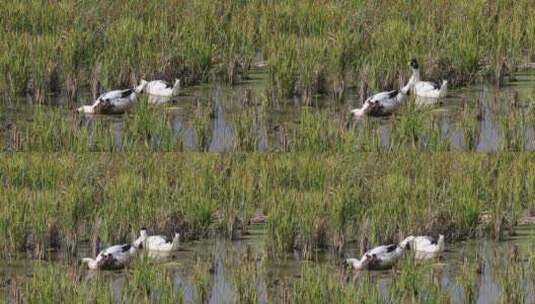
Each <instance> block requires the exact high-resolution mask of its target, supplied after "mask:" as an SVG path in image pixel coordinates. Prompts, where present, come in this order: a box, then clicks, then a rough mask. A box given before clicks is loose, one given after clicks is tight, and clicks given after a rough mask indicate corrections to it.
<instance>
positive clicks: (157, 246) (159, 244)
mask: <svg viewBox="0 0 535 304" xmlns="http://www.w3.org/2000/svg"><path fill="white" fill-rule="evenodd" d="M136 242H140V243H141V244H142V247H143V248H145V249H147V250H148V251H157V252H173V251H177V250H178V249H179V245H180V234H179V233H175V236H174V237H173V239H172V240H167V238H166V237H165V236H163V235H151V236H149V235H148V234H147V230H146V229H142V230H141V231H140V237H139V238H138V240H136Z"/></svg>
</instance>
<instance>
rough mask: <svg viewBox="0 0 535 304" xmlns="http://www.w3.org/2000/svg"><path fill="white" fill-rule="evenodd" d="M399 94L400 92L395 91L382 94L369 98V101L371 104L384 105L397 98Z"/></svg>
mask: <svg viewBox="0 0 535 304" xmlns="http://www.w3.org/2000/svg"><path fill="white" fill-rule="evenodd" d="M398 94H399V90H393V91H388V92H381V93H377V94H375V95H373V96H372V97H370V98H368V100H369V101H370V102H371V103H377V102H379V103H384V102H388V101H389V100H391V99H393V98H395V97H396V96H397V95H398Z"/></svg>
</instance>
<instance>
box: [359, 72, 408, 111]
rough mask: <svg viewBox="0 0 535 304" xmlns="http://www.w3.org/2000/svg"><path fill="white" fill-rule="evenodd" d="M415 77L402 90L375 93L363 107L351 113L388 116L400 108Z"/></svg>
mask: <svg viewBox="0 0 535 304" xmlns="http://www.w3.org/2000/svg"><path fill="white" fill-rule="evenodd" d="M413 82H414V77H411V78H410V80H409V82H408V83H407V84H406V85H405V86H404V87H402V88H401V89H400V90H394V91H389V92H381V93H378V94H375V95H373V96H371V97H369V98H368V99H366V101H364V103H363V104H362V108H360V109H354V110H351V113H352V114H353V115H355V116H357V117H361V116H387V115H391V114H392V113H394V112H395V111H397V110H398V109H399V107H400V106H401V103H402V102H403V101H404V100H405V99H406V98H407V95H408V94H409V92H410V89H411V87H412V84H413Z"/></svg>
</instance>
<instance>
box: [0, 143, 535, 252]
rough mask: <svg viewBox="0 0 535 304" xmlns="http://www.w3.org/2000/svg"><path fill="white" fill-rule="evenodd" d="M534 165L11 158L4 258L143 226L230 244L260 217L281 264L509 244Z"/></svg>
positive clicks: (514, 160) (118, 235) (437, 159)
mask: <svg viewBox="0 0 535 304" xmlns="http://www.w3.org/2000/svg"><path fill="white" fill-rule="evenodd" d="M378 164H380V165H378ZM534 164H535V161H534V159H533V158H532V157H531V156H530V155H502V156H499V157H498V156H485V155H469V154H467V155H464V154H463V155H454V154H451V155H450V154H439V155H433V154H431V155H418V154H411V153H396V154H388V155H381V154H376V155H373V154H354V155H350V154H347V155H329V154H319V155H315V154H288V155H272V154H266V155H242V154H234V155H200V154H150V155H149V154H142V153H141V154H105V153H100V154H77V155H72V154H50V155H45V154H16V155H4V157H2V159H1V160H0V181H1V183H2V185H3V187H2V188H1V189H0V202H1V204H0V231H1V232H2V233H1V234H0V247H1V248H3V251H2V252H4V253H6V254H8V253H9V252H13V251H14V250H23V251H29V252H31V253H34V254H36V255H43V254H46V252H47V250H48V249H49V248H53V249H54V248H56V249H57V248H63V249H74V248H76V246H77V245H78V244H79V243H80V242H83V241H86V240H90V239H94V238H95V237H96V236H97V235H98V236H100V237H101V238H102V240H103V241H104V242H105V243H114V242H119V241H121V242H124V241H129V240H131V239H133V237H134V236H135V235H136V234H137V231H138V229H139V228H140V227H142V226H146V227H148V228H150V229H151V230H152V231H157V232H162V233H171V232H173V231H176V230H178V231H180V232H182V234H183V235H184V236H185V238H186V239H192V238H193V239H195V238H205V237H209V236H214V235H220V236H224V237H228V238H232V237H237V236H239V235H240V234H241V233H246V232H247V226H248V223H249V222H250V221H251V220H252V219H253V218H254V217H255V215H256V214H257V213H258V212H261V213H263V214H265V215H267V216H268V218H269V220H268V224H267V231H268V232H267V238H268V240H269V243H270V246H269V248H270V251H271V253H273V254H277V253H279V252H285V251H288V250H292V249H298V250H300V251H302V252H309V251H310V250H313V249H317V248H324V249H339V250H341V249H343V248H344V247H345V246H346V245H347V243H348V242H352V241H359V240H360V239H362V238H364V237H365V236H366V237H368V238H369V239H370V240H371V241H372V242H387V241H395V240H398V239H400V238H401V237H402V236H403V235H407V234H409V233H426V234H427V233H439V232H440V233H444V234H446V235H447V237H448V239H459V238H466V237H473V236H476V235H490V236H492V237H495V238H500V237H501V236H503V235H505V234H507V233H513V232H514V229H513V227H514V226H515V225H516V223H517V222H518V221H519V219H520V218H521V217H522V216H523V215H524V214H525V212H533V211H534V210H535V204H534V203H533V202H534V201H535V199H534V196H533V193H532V191H531V190H530V189H532V188H533V181H534V180H535V177H534V174H533V172H535V171H534V170H533V166H534ZM481 218H485V219H486V220H485V221H483V222H481V221H480V219H481Z"/></svg>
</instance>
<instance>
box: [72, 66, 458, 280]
mask: <svg viewBox="0 0 535 304" xmlns="http://www.w3.org/2000/svg"><path fill="white" fill-rule="evenodd" d="M410 67H411V69H412V76H411V77H410V79H409V81H408V82H407V84H406V85H405V86H403V87H402V88H400V89H399V90H393V91H388V92H381V93H378V94H375V95H373V96H370V97H369V98H367V99H366V100H365V101H364V103H363V105H362V107H361V108H359V109H354V110H351V113H352V114H354V115H355V116H357V117H361V116H386V115H390V114H392V113H394V112H395V111H396V110H397V109H398V108H399V107H400V105H401V104H402V103H403V101H404V100H405V99H406V98H407V96H408V95H410V94H411V93H413V94H414V95H415V96H416V98H417V100H418V99H419V98H425V99H440V98H444V97H445V96H446V94H447V90H448V81H446V80H443V81H442V83H441V84H438V83H434V82H430V81H422V80H421V79H420V69H419V65H418V61H417V60H416V59H412V60H411V61H410ZM143 93H146V94H148V95H149V97H156V98H159V97H160V98H164V100H169V99H170V98H173V97H176V96H178V94H179V93H180V80H179V79H177V80H175V83H174V84H170V83H167V82H165V81H162V80H154V81H150V82H148V81H145V80H141V82H140V84H139V85H138V86H136V87H135V88H132V89H125V90H114V91H110V92H107V93H104V94H102V95H100V96H99V97H98V98H97V99H96V100H95V102H94V103H93V104H92V105H86V106H82V107H80V108H78V112H80V113H86V114H120V113H124V112H126V111H127V110H129V109H130V108H131V107H132V106H133V105H134V104H135V101H136V98H137V96H138V95H139V94H143ZM150 100H154V99H149V101H150ZM156 100H158V99H156ZM156 102H158V101H156ZM179 241H180V234H178V233H176V234H175V236H174V237H173V238H172V239H167V238H166V237H165V236H162V235H150V236H149V235H148V232H147V230H146V229H145V228H143V229H141V231H140V235H139V237H138V238H137V239H136V240H135V241H134V242H132V243H131V244H122V245H114V246H111V247H108V248H106V249H104V250H102V251H100V252H99V253H98V255H97V256H96V258H94V259H93V258H84V259H82V262H83V263H86V264H87V266H88V268H89V269H117V268H122V267H124V266H126V265H128V264H129V262H130V261H131V260H132V259H133V258H134V257H135V256H136V254H137V253H138V251H139V250H141V249H144V250H147V251H149V252H152V253H155V252H160V253H162V252H163V253H169V252H174V251H177V250H178V249H179ZM406 250H414V251H415V253H416V257H418V258H426V257H434V256H436V255H437V254H440V253H441V252H443V251H444V236H443V235H439V236H438V237H430V236H416V237H415V236H409V237H407V238H405V239H404V240H403V241H401V242H400V243H399V244H391V245H383V246H378V247H375V248H373V249H371V250H368V251H366V252H365V253H364V255H363V256H362V257H361V258H360V259H356V258H351V259H347V260H346V263H347V264H349V265H351V266H352V267H353V268H354V269H355V270H376V269H385V268H390V267H392V266H393V265H394V264H395V263H396V262H397V261H398V260H399V258H400V257H401V256H402V255H403V253H404V252H405V251H406Z"/></svg>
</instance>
